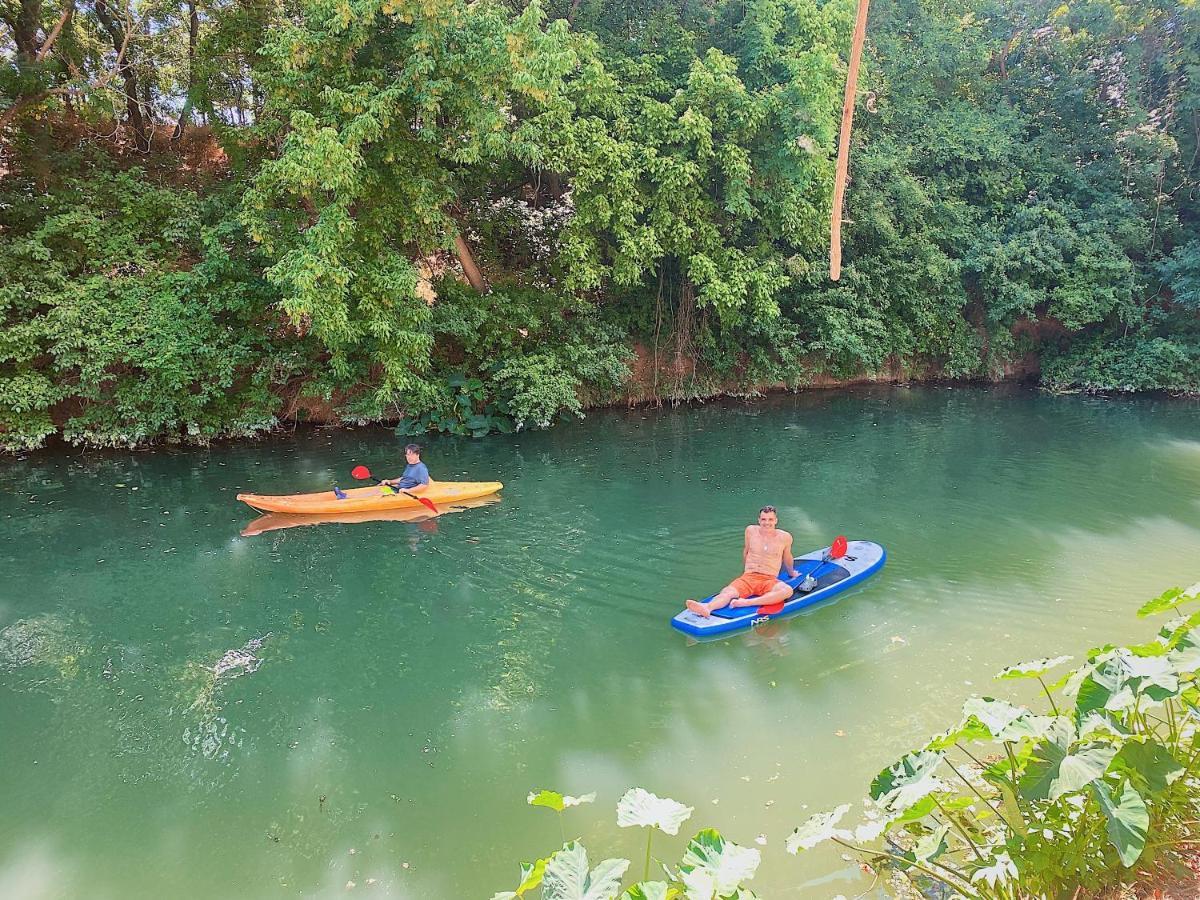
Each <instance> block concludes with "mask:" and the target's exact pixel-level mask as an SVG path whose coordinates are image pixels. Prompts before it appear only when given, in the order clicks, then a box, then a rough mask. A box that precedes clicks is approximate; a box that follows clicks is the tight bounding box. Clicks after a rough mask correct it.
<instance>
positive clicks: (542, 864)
mask: <svg viewBox="0 0 1200 900" xmlns="http://www.w3.org/2000/svg"><path fill="white" fill-rule="evenodd" d="M549 861H550V859H549V857H547V858H546V859H539V860H536V861H534V862H532V863H521V883H520V884H519V885H518V886H517V889H516V890H515V891H502V892H501V893H499V894H494V895H493V896H492V900H514V898H516V897H522V896H524V895H525V894H526V893H527V892H528V891H532V890H533V889H534V888H536V887H537V886H538V885H540V884H541V883H542V877H543V875H544V874H545V871H546V863H548V862H549Z"/></svg>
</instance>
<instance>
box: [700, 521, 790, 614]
mask: <svg viewBox="0 0 1200 900" xmlns="http://www.w3.org/2000/svg"><path fill="white" fill-rule="evenodd" d="M778 523H779V516H778V515H776V513H775V507H773V506H764V507H763V508H762V509H761V510H760V511H759V513H758V524H757V525H747V526H746V544H745V546H744V547H743V548H742V564H743V568H745V570H746V571H745V572H743V573H742V577H741V578H739V579H737V580H736V581H734V582H733V583H732V584H730V585H729V586H728V587H726V588H725V589H724V590H723V591H721V593H719V594H717V596H715V597H713V598H712V599H711V600H709V601H708V602H707V603H701V602H700V601H699V600H689V601H688V602H687V608H688V609H690V610H691V611H692V612H694V613H696V615H699V616H704V617H706V618H707V617H708V616H711V615H712V613H713V610H714V609H724V608H725V607H726V606H729V605H731V604H732V605H733V606H770V605H771V604H772V603H779V602H781V601H784V600H787V599H788V598H789V597H790V596H792V589H791V587H790V586H789V585H788V584H787V583H786V582H784V581H780V579H779V570H780V569H781V568H783V569H786V570H787V573H788V575H790V576H791V577H793V578H795V577H796V567H795V566H794V565H793V564H792V536H791V535H790V534H788V533H787V532H786V531H781V530H780V529H778V528H776V527H775V526H776V525H777V524H778ZM751 597H753V599H751Z"/></svg>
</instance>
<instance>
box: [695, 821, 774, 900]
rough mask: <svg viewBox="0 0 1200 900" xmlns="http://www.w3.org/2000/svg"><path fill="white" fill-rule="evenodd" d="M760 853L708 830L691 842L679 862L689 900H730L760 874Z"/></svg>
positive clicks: (712, 830) (710, 829)
mask: <svg viewBox="0 0 1200 900" xmlns="http://www.w3.org/2000/svg"><path fill="white" fill-rule="evenodd" d="M761 858H762V857H761V855H760V854H759V852H758V850H757V849H755V848H753V847H741V846H739V845H737V844H735V843H733V842H732V841H727V840H725V838H723V837H722V836H721V834H720V832H718V831H716V830H714V829H712V828H706V829H704V830H703V831H701V832H700V833H699V834H697V835H696V836H695V837H694V838H692V839H691V840H690V841H688V845H687V849H686V850H685V851H684V853H683V859H682V860H680V863H679V878H680V880H681V881H682V882H683V885H684V893H685V894H686V895H687V898H688V900H713V898H717V897H728V896H729V895H730V894H733V893H734V892H735V891H737V890H738V889H739V888H740V887H741V884H742V882H743V881H749V880H750V879H751V878H753V877H754V873H755V872H756V871H758V864H759V861H760V860H761Z"/></svg>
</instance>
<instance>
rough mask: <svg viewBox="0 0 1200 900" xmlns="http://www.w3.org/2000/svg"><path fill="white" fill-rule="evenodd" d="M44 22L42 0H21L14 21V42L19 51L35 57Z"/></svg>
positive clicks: (22, 54) (30, 57)
mask: <svg viewBox="0 0 1200 900" xmlns="http://www.w3.org/2000/svg"><path fill="white" fill-rule="evenodd" d="M41 24H42V0H21V8H20V9H19V10H17V18H16V21H15V22H12V23H11V25H12V30H13V42H14V43H15V44H16V45H17V53H18V54H19V55H21V56H25V57H28V58H29V59H34V58H36V57H37V52H38V28H39V27H40V26H41Z"/></svg>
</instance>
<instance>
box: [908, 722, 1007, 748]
mask: <svg viewBox="0 0 1200 900" xmlns="http://www.w3.org/2000/svg"><path fill="white" fill-rule="evenodd" d="M991 737H992V733H991V732H990V731H989V730H988V729H987V727H986V726H985V725H984V724H983V723H982V722H980V721H979V719H977V718H975V717H974V716H968V717H967V718H965V719H963V720H962V721H961V722H959V723H958V725H956V726H955V727H954V728H951V729H950V730H948V731H943V732H942V733H941V734H935V735H934V736H933V737H931V738H930V739H929V743H927V744H926V745H925V746H924V747H923V748H922V749H924V750H935V751H936V750H945V749H946V748H948V747H953V746H954V745H955V744H957V743H958V742H959V741H986V740H990V739H991Z"/></svg>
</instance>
